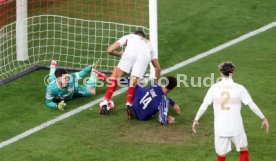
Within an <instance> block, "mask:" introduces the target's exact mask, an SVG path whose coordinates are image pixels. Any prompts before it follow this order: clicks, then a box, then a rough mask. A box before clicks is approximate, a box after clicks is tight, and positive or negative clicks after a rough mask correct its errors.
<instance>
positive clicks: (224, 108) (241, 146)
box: [192, 62, 269, 161]
mask: <svg viewBox="0 0 276 161" xmlns="http://www.w3.org/2000/svg"><path fill="white" fill-rule="evenodd" d="M234 69H235V66H234V64H233V63H231V62H223V63H221V64H220V65H219V70H220V73H221V76H222V79H221V81H220V82H218V83H216V84H214V85H212V86H211V87H210V88H209V90H208V92H207V94H206V96H205V98H204V101H203V103H202V104H201V106H200V108H199V110H198V112H197V114H196V117H195V119H194V122H193V125H192V129H193V132H194V133H196V128H197V126H198V120H199V119H200V117H201V116H202V115H203V113H204V112H205V111H206V109H207V108H208V106H209V105H211V104H212V103H213V108H214V129H215V149H216V153H217V154H218V159H217V160H218V161H225V159H226V154H227V153H228V152H230V151H231V142H233V143H234V144H235V146H236V149H237V151H240V161H248V143H247V137H246V134H245V131H244V127H243V121H242V116H241V113H240V111H241V105H242V103H243V104H245V105H248V106H249V107H250V109H251V110H252V111H253V112H254V113H255V114H256V115H257V116H258V117H259V118H260V119H261V120H262V127H263V128H265V129H266V132H267V133H268V130H269V123H268V120H267V119H266V118H265V116H264V115H263V113H262V112H261V111H260V109H259V108H258V106H257V105H256V104H255V103H254V101H253V100H252V98H251V96H250V94H249V93H248V91H247V90H246V88H245V87H244V86H242V85H240V84H238V83H235V82H234V81H233V80H232V76H233V72H234Z"/></svg>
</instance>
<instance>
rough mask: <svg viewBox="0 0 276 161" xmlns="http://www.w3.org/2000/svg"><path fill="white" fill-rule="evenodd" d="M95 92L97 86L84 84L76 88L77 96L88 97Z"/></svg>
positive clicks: (75, 94) (75, 93)
mask: <svg viewBox="0 0 276 161" xmlns="http://www.w3.org/2000/svg"><path fill="white" fill-rule="evenodd" d="M94 93H96V92H95V88H90V87H85V86H83V85H78V87H77V88H75V91H74V96H77V97H87V96H91V95H93V94H94Z"/></svg>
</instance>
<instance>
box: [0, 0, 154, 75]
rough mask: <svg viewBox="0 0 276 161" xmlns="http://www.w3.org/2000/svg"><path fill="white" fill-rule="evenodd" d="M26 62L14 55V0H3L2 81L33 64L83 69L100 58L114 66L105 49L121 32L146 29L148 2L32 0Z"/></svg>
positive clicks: (105, 65)
mask: <svg viewBox="0 0 276 161" xmlns="http://www.w3.org/2000/svg"><path fill="white" fill-rule="evenodd" d="M20 4H21V5H27V7H28V10H27V14H28V17H27V22H28V25H27V30H28V34H27V36H28V42H27V43H28V56H29V57H28V60H26V61H17V58H16V17H17V16H20V14H21V13H20V12H19V13H17V14H16V0H0V52H1V54H0V80H3V79H6V78H8V77H10V76H12V75H14V74H17V73H20V72H21V71H23V70H25V69H28V68H29V67H31V66H33V65H46V66H49V64H50V61H51V60H52V59H54V60H57V61H58V66H63V67H69V68H83V67H85V66H87V65H91V64H93V62H94V61H95V60H98V59H100V60H101V63H100V65H99V69H102V70H111V69H112V68H113V67H114V66H115V65H116V64H117V63H118V57H114V56H109V55H108V54H107V52H106V49H107V47H108V46H109V45H111V44H112V43H114V42H115V41H116V40H117V39H118V38H120V37H121V36H123V35H125V34H128V33H131V32H134V31H136V30H144V31H145V32H146V33H148V21H149V20H148V1H147V0H29V1H27V4H24V3H23V2H22V3H20Z"/></svg>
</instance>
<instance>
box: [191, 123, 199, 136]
mask: <svg viewBox="0 0 276 161" xmlns="http://www.w3.org/2000/svg"><path fill="white" fill-rule="evenodd" d="M197 126H199V123H198V121H194V122H193V126H192V129H193V132H194V133H195V134H196V128H197Z"/></svg>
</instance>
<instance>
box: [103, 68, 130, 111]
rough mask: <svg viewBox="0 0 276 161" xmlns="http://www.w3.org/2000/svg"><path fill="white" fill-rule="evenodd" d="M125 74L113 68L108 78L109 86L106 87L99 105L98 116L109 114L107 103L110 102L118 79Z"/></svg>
mask: <svg viewBox="0 0 276 161" xmlns="http://www.w3.org/2000/svg"><path fill="white" fill-rule="evenodd" d="M124 74H125V72H124V71H122V70H121V69H120V68H118V67H114V69H113V72H112V75H111V77H110V78H109V84H108V86H107V90H106V93H105V96H104V99H103V101H102V102H101V103H100V114H106V113H108V112H109V106H108V102H109V101H110V99H111V97H112V95H113V93H114V92H115V91H116V89H117V86H118V79H119V78H121V77H122V76H123V75H124Z"/></svg>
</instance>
